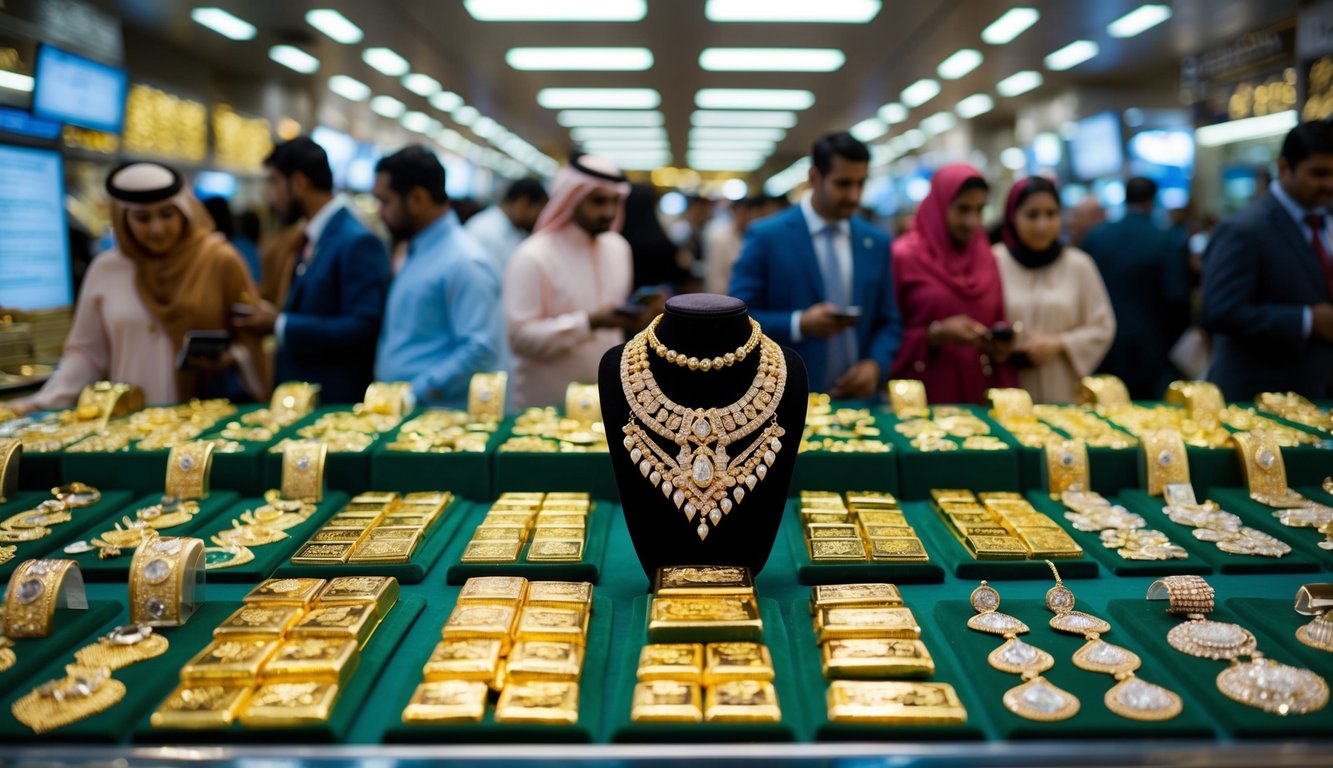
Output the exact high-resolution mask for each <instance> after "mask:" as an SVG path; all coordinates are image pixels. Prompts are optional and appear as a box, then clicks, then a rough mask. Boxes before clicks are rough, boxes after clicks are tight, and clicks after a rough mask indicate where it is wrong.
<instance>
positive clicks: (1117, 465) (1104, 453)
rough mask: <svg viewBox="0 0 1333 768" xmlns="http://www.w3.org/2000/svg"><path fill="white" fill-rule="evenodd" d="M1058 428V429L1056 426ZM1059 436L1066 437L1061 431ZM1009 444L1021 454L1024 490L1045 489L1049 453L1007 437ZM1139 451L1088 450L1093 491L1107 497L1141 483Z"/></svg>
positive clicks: (1020, 465)
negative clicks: (1046, 460)
mask: <svg viewBox="0 0 1333 768" xmlns="http://www.w3.org/2000/svg"><path fill="white" fill-rule="evenodd" d="M1052 429H1054V427H1052ZM1056 432H1057V433H1060V434H1064V432H1063V431H1061V430H1058V429H1057V430H1056ZM1003 437H1004V438H1005V440H1006V442H1008V441H1010V440H1012V441H1013V442H1011V443H1010V444H1011V445H1013V446H1014V449H1015V450H1016V451H1018V465H1019V474H1020V476H1021V477H1022V479H1023V487H1024V488H1028V489H1044V488H1046V487H1047V485H1046V466H1045V460H1044V458H1043V456H1042V454H1043V453H1045V451H1044V450H1043V449H1041V448H1032V447H1029V446H1026V445H1023V444H1022V443H1020V442H1019V441H1018V439H1017V438H1014V437H1011V436H1009V435H1007V434H1006V435H1004V436H1003ZM1139 464H1140V459H1139V449H1138V448H1103V447H1099V446H1089V447H1088V476H1089V478H1090V479H1091V481H1092V490H1094V491H1096V492H1097V493H1100V494H1102V495H1103V496H1111V495H1114V494H1117V493H1119V492H1120V491H1121V490H1122V489H1124V488H1133V487H1135V486H1137V485H1139V484H1140V482H1141V481H1140V479H1139V470H1138V465H1139Z"/></svg>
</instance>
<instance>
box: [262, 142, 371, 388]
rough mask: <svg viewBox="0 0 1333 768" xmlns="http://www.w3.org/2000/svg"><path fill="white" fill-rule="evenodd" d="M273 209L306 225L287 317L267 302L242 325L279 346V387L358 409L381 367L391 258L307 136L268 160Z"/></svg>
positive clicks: (282, 147)
mask: <svg viewBox="0 0 1333 768" xmlns="http://www.w3.org/2000/svg"><path fill="white" fill-rule="evenodd" d="M264 166H265V167H266V168H267V169H268V186H267V194H268V202H269V205H271V206H272V207H273V210H274V211H275V212H276V213H277V214H278V216H279V218H281V219H282V221H283V223H284V224H295V223H296V222H297V221H299V220H300V219H301V218H302V217H305V219H306V225H305V232H304V237H303V238H302V239H301V242H300V243H299V246H300V247H299V248H298V249H297V252H296V254H294V258H293V259H292V262H294V263H293V265H292V266H291V267H287V266H285V265H284V267H283V268H284V269H290V270H291V275H292V278H291V287H290V288H289V289H288V291H287V298H286V300H285V301H284V303H283V307H282V312H281V313H279V312H278V311H277V310H276V308H275V307H274V306H273V305H272V304H269V303H268V302H261V304H260V306H259V307H258V308H257V309H256V310H255V312H254V313H253V314H251V315H248V316H241V317H238V318H237V319H236V325H237V326H238V327H242V328H254V329H258V330H260V331H264V332H272V333H274V334H275V335H276V336H277V339H278V353H277V360H276V375H275V380H276V381H277V382H278V383H282V382H284V381H308V382H311V383H314V384H318V385H320V388H321V389H320V395H319V396H320V400H322V401H323V402H326V403H355V402H359V401H360V400H361V398H362V397H363V396H364V395H365V392H366V387H368V386H369V385H370V382H371V381H372V377H373V372H374V367H375V339H376V338H377V337H378V336H379V331H380V318H381V316H382V315H383V313H384V295H385V293H386V291H387V290H388V286H389V254H388V252H387V251H385V249H384V244H383V243H381V242H380V241H379V239H378V238H377V237H375V235H373V234H371V232H370V230H368V229H366V227H365V225H363V224H362V223H361V222H360V221H357V218H356V216H354V215H353V214H352V212H351V210H350V209H349V208H348V207H347V203H346V201H345V200H343V198H341V197H339V196H336V195H334V194H333V172H332V171H331V170H330V168H329V158H328V155H327V154H325V152H324V149H323V148H322V147H320V146H319V145H318V144H316V143H315V142H314V141H313V140H312V139H310V138H309V137H306V136H300V137H298V138H295V139H292V140H291V141H288V142H286V143H284V144H279V145H278V146H277V147H276V148H275V149H274V150H273V153H272V154H271V155H269V156H268V158H267V159H265V161H264Z"/></svg>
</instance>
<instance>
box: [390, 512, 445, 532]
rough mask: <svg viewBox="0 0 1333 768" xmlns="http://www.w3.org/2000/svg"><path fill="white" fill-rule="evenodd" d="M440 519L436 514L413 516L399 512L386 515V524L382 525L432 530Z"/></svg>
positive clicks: (409, 513)
mask: <svg viewBox="0 0 1333 768" xmlns="http://www.w3.org/2000/svg"><path fill="white" fill-rule="evenodd" d="M438 519H439V516H438V515H434V514H413V513H411V512H399V513H396V514H392V515H385V516H384V522H383V523H381V525H385V526H390V527H398V526H409V527H412V528H422V529H426V528H430V527H431V526H432V525H434V523H435V521H436V520H438Z"/></svg>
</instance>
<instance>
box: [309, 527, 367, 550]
mask: <svg viewBox="0 0 1333 768" xmlns="http://www.w3.org/2000/svg"><path fill="white" fill-rule="evenodd" d="M368 530H369V529H368V528H330V527H327V526H325V527H324V528H320V529H319V530H318V531H315V534H314V535H313V536H311V537H310V543H312V544H338V543H342V544H353V545H355V544H357V543H359V542H360V541H361V539H363V538H365V535H366V532H367V531H368Z"/></svg>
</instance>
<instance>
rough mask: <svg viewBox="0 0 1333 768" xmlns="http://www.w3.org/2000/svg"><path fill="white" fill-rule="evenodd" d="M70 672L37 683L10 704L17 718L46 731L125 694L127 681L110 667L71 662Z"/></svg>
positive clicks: (105, 706)
mask: <svg viewBox="0 0 1333 768" xmlns="http://www.w3.org/2000/svg"><path fill="white" fill-rule="evenodd" d="M65 671H66V672H67V675H66V676H65V677H62V678H60V679H57V680H52V681H50V682H47V683H43V684H42V685H39V686H37V687H36V688H34V689H33V690H32V691H31V692H29V693H28V694H27V695H25V696H24V697H23V698H21V699H19V700H18V701H15V702H14V704H13V705H12V706H11V707H10V711H11V712H13V714H14V719H15V720H18V721H19V722H20V723H23V724H24V725H26V726H28V727H29V728H31V729H32V730H33V732H34V733H46V732H47V731H54V730H56V729H57V728H62V727H64V726H66V725H69V724H70V723H77V722H78V721H80V720H82V719H84V718H86V717H90V716H92V715H95V714H97V713H98V712H104V711H106V710H108V709H110V708H111V707H113V706H115V705H116V704H118V703H119V702H120V700H121V699H123V698H124V697H125V685H124V684H123V683H121V682H120V681H119V680H113V679H111V672H110V670H107V669H96V670H91V669H83V668H81V667H77V666H75V665H73V664H71V665H70V666H68V667H65Z"/></svg>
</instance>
